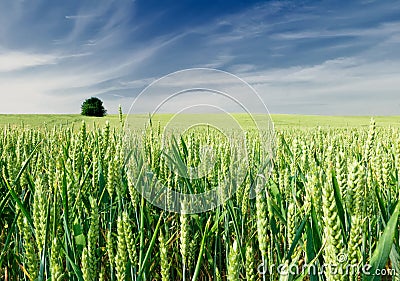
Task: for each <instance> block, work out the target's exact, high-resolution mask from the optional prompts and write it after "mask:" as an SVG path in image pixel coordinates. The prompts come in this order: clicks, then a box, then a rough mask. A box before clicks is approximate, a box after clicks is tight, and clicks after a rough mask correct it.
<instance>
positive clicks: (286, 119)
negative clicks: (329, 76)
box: [0, 114, 400, 129]
mask: <svg viewBox="0 0 400 281" xmlns="http://www.w3.org/2000/svg"><path fill="white" fill-rule="evenodd" d="M232 116H233V118H235V119H236V120H237V121H238V122H239V123H240V124H241V125H242V126H243V127H251V126H252V124H253V122H252V120H251V119H250V118H249V117H248V116H246V115H243V114H232ZM256 116H257V115H256ZM172 117H173V115H172V114H159V115H157V116H155V117H154V119H153V121H154V123H155V124H158V123H160V124H161V125H162V126H163V125H165V124H166V123H167V122H169V121H170V120H171V118H172ZM183 117H184V118H182V116H180V119H179V120H181V122H180V123H179V124H181V125H182V126H185V125H191V124H194V123H197V122H202V123H207V122H211V121H220V122H225V121H223V120H226V115H221V114H187V115H184V116H183ZM258 117H260V115H258ZM271 118H272V120H273V122H274V124H275V127H276V128H277V129H279V128H282V129H283V128H292V127H293V128H313V127H318V126H321V127H332V128H340V127H350V128H359V127H365V126H368V124H369V120H370V118H371V116H317V115H289V114H287V115H286V114H273V115H271ZM374 118H375V120H376V123H377V126H382V127H389V126H390V127H400V116H376V117H374ZM82 120H85V121H86V123H87V125H88V127H89V128H93V126H94V125H95V126H100V127H102V126H104V124H105V123H106V121H109V122H110V124H111V126H114V127H115V126H119V118H118V115H108V116H106V117H103V118H96V117H85V116H81V115H78V114H70V115H65V114H63V115H61V114H60V115H54V114H18V115H12V114H10V115H1V114H0V126H2V127H4V126H7V125H11V126H21V125H23V126H25V127H30V128H44V127H47V128H52V127H54V126H60V125H62V126H74V127H79V125H80V123H81V122H82ZM147 120H148V116H147V115H134V116H130V117H129V118H128V122H129V124H130V125H131V126H134V127H141V125H142V124H143V122H144V121H147ZM226 122H227V126H229V124H228V123H229V121H226Z"/></svg>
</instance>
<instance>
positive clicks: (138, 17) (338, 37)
mask: <svg viewBox="0 0 400 281" xmlns="http://www.w3.org/2000/svg"><path fill="white" fill-rule="evenodd" d="M399 50H400V1H385V0H382V1H372V0H371V1H368V0H363V1H341V0H337V1H250V0H249V1H222V0H213V1H209V0H204V1H199V0H182V1H176V0H175V1H172V0H166V1H161V0H160V1H155V0H136V1H131V0H129V1H128V0H117V1H111V0H95V1H76V0H72V1H60V0H31V1H28V0H25V1H22V0H0V98H1V99H0V114H1V113H79V112H80V105H81V104H82V102H83V101H84V100H85V99H86V98H89V97H91V96H96V97H98V98H100V99H102V100H103V101H104V104H105V107H106V108H107V110H108V112H109V113H116V112H117V110H118V105H119V104H121V105H122V107H123V111H124V112H128V111H129V109H130V106H131V104H132V102H133V101H134V100H135V98H136V97H137V96H138V95H139V94H140V93H141V92H142V91H143V90H144V89H145V88H146V87H147V86H149V85H150V84H151V83H153V82H154V81H156V80H157V79H159V78H161V77H163V76H165V75H168V74H170V73H173V72H176V71H180V70H183V69H189V68H213V69H218V70H222V71H224V72H228V73H231V74H233V75H235V76H237V77H239V78H241V79H243V80H244V81H245V82H247V83H248V84H249V85H250V86H252V87H253V88H254V89H255V91H256V92H257V93H258V95H259V96H260V97H261V99H262V101H263V102H264V104H265V105H266V106H267V108H268V110H269V111H270V112H271V113H288V114H323V115H400V51H399ZM196 79H197V78H196V77H195V76H193V77H191V78H190V79H187V80H185V82H186V84H187V87H188V88H190V86H191V85H192V84H193V83H194V84H195V82H194V81H195V80H196ZM165 90H166V91H167V92H168V91H170V90H171V89H167V88H166V89H165ZM157 94H158V92H154V93H151V94H148V95H147V96H146V97H143V100H146V102H144V103H147V104H149V103H151V102H152V101H153V100H155V99H154V97H153V96H152V95H157ZM235 95H237V93H235ZM240 98H242V99H244V100H247V102H249V103H251V102H253V103H254V104H256V103H259V102H260V100H259V99H255V98H253V97H251V96H247V94H246V93H243V94H242V95H241V96H240ZM190 99H191V100H192V101H193V103H197V102H198V101H201V102H203V101H204V99H205V98H204V96H203V97H200V94H199V96H196V95H192V96H191V97H190ZM197 99H198V100H197ZM186 103H187V101H184V102H182V103H180V100H179V99H176V100H175V101H174V103H173V104H171V105H170V106H169V109H168V110H176V111H177V110H180V109H181V107H182V106H185V104H186ZM223 105H224V104H222V106H223ZM154 106H156V105H154ZM136 108H137V111H141V110H142V111H146V110H148V109H147V108H142V109H141V108H140V105H137V106H136ZM168 110H167V111H168ZM226 110H227V111H229V110H230V108H226Z"/></svg>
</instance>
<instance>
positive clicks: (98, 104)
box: [81, 97, 107, 117]
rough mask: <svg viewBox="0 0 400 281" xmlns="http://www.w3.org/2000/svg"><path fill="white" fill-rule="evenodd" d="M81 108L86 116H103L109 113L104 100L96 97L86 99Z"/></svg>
mask: <svg viewBox="0 0 400 281" xmlns="http://www.w3.org/2000/svg"><path fill="white" fill-rule="evenodd" d="M81 109H82V111H81V114H82V115H85V116H96V117H103V116H105V115H106V114H107V110H106V109H105V108H104V106H103V102H102V101H101V100H100V99H98V98H96V97H91V98H90V99H87V100H85V101H84V102H83V103H82V106H81Z"/></svg>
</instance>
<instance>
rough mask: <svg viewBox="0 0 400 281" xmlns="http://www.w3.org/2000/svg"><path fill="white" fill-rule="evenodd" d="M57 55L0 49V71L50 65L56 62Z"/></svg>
mask: <svg viewBox="0 0 400 281" xmlns="http://www.w3.org/2000/svg"><path fill="white" fill-rule="evenodd" d="M57 59H58V58H57V56H54V55H47V54H34V53H24V52H16V51H6V50H3V51H0V72H8V71H15V70H21V69H25V68H28V67H34V66H43V65H51V64H55V63H56V62H57Z"/></svg>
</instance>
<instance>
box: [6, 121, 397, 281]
mask: <svg viewBox="0 0 400 281" xmlns="http://www.w3.org/2000/svg"><path fill="white" fill-rule="evenodd" d="M120 122H121V125H120V126H115V127H112V126H110V125H109V124H108V123H106V124H105V125H102V126H99V127H96V126H95V127H94V128H91V129H88V128H87V124H86V123H85V122H83V123H82V124H81V126H80V129H79V130H74V129H72V128H70V127H68V126H55V127H52V128H48V127H47V128H42V129H35V128H26V127H22V126H5V127H4V128H3V129H1V130H0V155H1V159H0V171H1V176H0V215H1V216H0V278H1V279H3V280H85V281H86V280H118V281H120V280H163V281H164V280H400V239H399V227H400V223H399V220H398V216H399V211H400V203H399V197H400V192H399V190H400V188H399V185H400V181H399V177H400V129H398V128H391V127H379V126H377V124H375V121H374V120H371V123H370V124H369V125H368V124H366V125H367V126H364V127H360V128H351V129H349V128H346V127H343V128H329V127H324V128H318V127H310V128H300V127H299V128H297V127H286V128H283V129H280V130H277V132H276V137H275V147H274V151H273V158H269V157H267V154H266V153H265V150H264V149H263V147H262V142H260V140H259V139H258V137H257V133H258V132H255V131H252V130H249V131H248V132H246V142H245V145H246V148H245V149H246V154H247V155H248V159H247V160H248V162H247V165H246V166H245V167H243V166H242V167H241V169H242V170H243V169H244V173H243V174H242V176H241V177H240V178H238V177H237V176H235V172H236V170H237V169H239V165H241V162H240V161H239V160H240V159H238V155H240V153H242V152H243V151H240V150H241V149H242V148H240V147H233V149H232V145H231V144H232V143H230V142H229V141H228V139H226V138H223V137H221V136H220V135H218V134H215V133H214V132H213V131H208V130H197V131H195V132H193V133H191V134H188V135H185V136H182V137H181V138H171V139H170V151H171V153H173V155H174V157H175V161H178V160H179V161H181V163H183V164H184V165H185V166H188V167H197V166H199V165H201V162H202V159H203V158H202V151H201V149H200V147H201V146H202V145H204V144H205V145H207V146H208V147H210V148H212V150H213V151H215V154H214V157H215V162H213V165H212V166H211V167H208V168H209V169H208V170H207V173H205V174H204V175H202V176H200V177H196V178H192V177H190V176H188V177H185V176H183V175H182V174H179V173H176V172H175V171H174V170H173V169H171V167H170V165H169V164H168V158H166V157H165V154H164V153H165V151H164V150H165V147H163V145H162V142H161V139H162V134H161V130H160V128H159V127H158V126H156V125H155V126H154V127H148V128H147V129H145V130H142V131H138V132H137V133H136V134H135V135H133V137H131V138H129V139H128V141H127V138H126V136H125V134H126V131H124V130H123V120H122V119H121V120H120ZM378 125H379V124H378ZM232 135H233V136H234V135H235V134H232ZM239 141H240V140H239ZM127 143H128V144H129V145H127ZM266 163H268V165H266ZM155 178H157V179H158V183H162V184H163V185H164V186H166V187H168V189H169V190H174V191H179V192H183V193H193V194H200V193H202V192H205V191H207V190H212V189H214V188H216V187H218V186H220V185H222V184H223V185H224V187H227V188H228V189H229V190H230V192H228V193H227V194H225V195H224V196H226V197H229V198H226V200H223V202H222V204H220V205H218V206H217V207H216V208H214V209H212V210H208V211H206V212H202V213H200V212H199V213H196V214H188V213H185V212H183V211H182V210H184V208H185V204H183V202H176V200H174V198H172V197H169V196H168V194H169V193H167V194H166V196H165V197H164V198H161V199H160V198H159V199H160V200H161V201H162V202H163V204H166V206H172V205H174V204H175V205H176V204H178V205H179V206H180V208H181V209H180V210H181V212H169V211H168V210H163V209H162V208H159V207H157V206H154V204H151V203H152V202H149V201H148V200H147V199H145V198H144V197H143V196H142V194H141V192H140V191H141V190H150V191H153V190H154V188H155V186H154V185H155V184H156V183H155V180H154V179H155ZM228 195H229V196H228ZM198 204H200V205H201V204H205V203H204V202H198ZM349 269H352V270H349ZM396 273H397V275H396Z"/></svg>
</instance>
